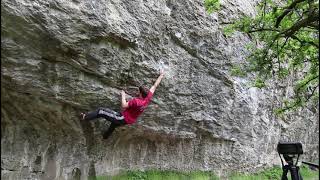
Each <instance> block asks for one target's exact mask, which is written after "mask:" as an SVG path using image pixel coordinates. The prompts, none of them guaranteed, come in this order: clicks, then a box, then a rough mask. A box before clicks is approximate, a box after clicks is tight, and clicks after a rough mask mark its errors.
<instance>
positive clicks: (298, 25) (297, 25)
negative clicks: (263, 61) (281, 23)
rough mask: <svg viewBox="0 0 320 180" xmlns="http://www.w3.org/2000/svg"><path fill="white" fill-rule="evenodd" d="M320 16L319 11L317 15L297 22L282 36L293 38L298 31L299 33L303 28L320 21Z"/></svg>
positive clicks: (313, 14)
mask: <svg viewBox="0 0 320 180" xmlns="http://www.w3.org/2000/svg"><path fill="white" fill-rule="evenodd" d="M318 16H319V11H317V12H316V13H312V15H310V16H308V17H306V18H304V19H302V20H300V21H298V22H296V23H295V24H294V25H293V26H291V27H290V28H289V29H287V30H285V31H283V32H282V34H285V36H292V35H293V34H294V33H295V32H296V31H298V30H299V29H301V28H302V27H307V26H309V25H310V24H312V23H313V22H316V21H318Z"/></svg>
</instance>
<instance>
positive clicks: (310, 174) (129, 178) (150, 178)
mask: <svg viewBox="0 0 320 180" xmlns="http://www.w3.org/2000/svg"><path fill="white" fill-rule="evenodd" d="M300 172H301V174H302V177H303V179H304V180H316V179H319V171H318V170H317V171H313V170H311V169H309V168H308V167H306V166H302V167H301V169H300ZM281 175H282V169H281V168H280V167H274V168H269V169H266V170H264V171H261V172H258V173H254V174H240V173H232V174H231V175H229V177H228V179H229V180H274V179H281ZM89 179H92V180H93V179H94V178H89ZM223 179H225V178H223ZM288 179H289V180H290V179H291V178H290V174H288ZM95 180H219V178H218V177H217V176H216V175H215V174H214V173H212V172H209V171H192V172H178V171H160V170H148V171H127V172H122V173H120V174H118V175H116V176H100V177H96V178H95Z"/></svg>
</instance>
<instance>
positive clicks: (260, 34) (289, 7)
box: [205, 0, 319, 113]
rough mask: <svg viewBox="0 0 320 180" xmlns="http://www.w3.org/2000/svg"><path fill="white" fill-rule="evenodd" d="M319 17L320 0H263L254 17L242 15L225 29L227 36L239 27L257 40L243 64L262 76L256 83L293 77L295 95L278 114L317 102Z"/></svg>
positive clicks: (247, 70) (280, 81) (282, 80)
mask: <svg viewBox="0 0 320 180" xmlns="http://www.w3.org/2000/svg"><path fill="white" fill-rule="evenodd" d="M215 3H216V2H215ZM205 6H207V4H206V3H205ZM207 9H208V8H207ZM208 12H210V11H208ZM318 16H319V0H288V1H284V0H283V1H276V0H262V1H261V2H260V3H259V4H258V13H257V15H256V16H255V17H249V16H243V17H242V18H241V19H239V20H235V21H234V22H230V24H229V25H227V26H226V27H225V28H224V33H225V34H226V35H227V36H230V35H231V34H232V33H233V32H234V31H235V30H237V31H240V32H243V33H246V34H247V35H248V36H249V37H250V38H252V39H253V40H255V41H256V44H255V45H250V47H247V48H248V49H249V50H250V52H251V55H250V56H249V57H248V58H247V60H248V62H249V63H247V64H246V66H245V67H244V69H245V70H246V72H255V73H256V74H257V76H258V77H259V78H258V80H256V83H254V84H258V85H262V84H265V83H262V82H264V81H267V80H272V81H274V82H278V83H279V84H282V83H283V82H285V81H287V80H288V79H290V78H293V82H294V86H295V87H294V96H292V97H289V100H288V101H287V102H283V105H282V107H281V108H280V109H279V110H278V111H277V112H278V113H283V112H285V111H287V110H294V109H296V108H298V107H302V106H305V105H306V104H307V103H308V102H310V100H312V101H311V102H312V104H313V105H315V106H317V105H318V102H319V101H318V99H316V98H315V97H318V96H319V95H318V94H319V89H318V88H319V59H318V57H319V35H318V32H319V20H318ZM262 87H264V86H262Z"/></svg>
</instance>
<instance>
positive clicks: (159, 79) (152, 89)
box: [150, 70, 164, 94]
mask: <svg viewBox="0 0 320 180" xmlns="http://www.w3.org/2000/svg"><path fill="white" fill-rule="evenodd" d="M163 76H164V72H163V70H160V76H159V77H158V79H157V80H156V82H155V83H154V85H153V86H152V87H151V88H150V91H151V92H152V94H153V93H154V91H155V90H156V88H157V87H158V85H159V84H160V82H161V80H162V78H163Z"/></svg>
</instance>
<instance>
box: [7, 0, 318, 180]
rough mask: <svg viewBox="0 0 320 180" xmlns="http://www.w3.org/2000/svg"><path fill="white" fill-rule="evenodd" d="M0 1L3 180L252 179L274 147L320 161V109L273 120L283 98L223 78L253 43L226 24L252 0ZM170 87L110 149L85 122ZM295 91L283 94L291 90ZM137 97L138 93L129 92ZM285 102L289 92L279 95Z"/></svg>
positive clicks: (271, 159)
mask: <svg viewBox="0 0 320 180" xmlns="http://www.w3.org/2000/svg"><path fill="white" fill-rule="evenodd" d="M221 5H222V6H221V11H220V12H219V13H217V12H216V13H213V14H211V15H208V14H207V13H206V12H205V10H204V7H203V2H202V1H201V0H148V1H146V0H132V1H124V0H112V1H106V0H88V1H79V0H70V1H62V0H54V1H52V0H49V1H45V0H37V1H27V0H3V1H1V36H2V37H1V177H2V178H4V179H13V180H16V179H50V180H51V179H86V177H88V176H95V175H103V174H111V173H116V172H118V171H119V170H128V169H131V170H135V169H176V170H193V169H197V170H213V171H215V172H216V173H217V174H219V175H223V174H225V173H227V172H229V171H230V170H239V171H255V170H256V169H261V168H262V167H265V166H271V165H273V164H278V163H279V159H278V156H277V153H276V151H275V149H276V144H277V143H278V141H279V140H280V139H283V140H295V141H301V142H302V143H303V144H304V149H305V152H306V154H305V155H304V158H305V159H308V160H317V159H318V150H317V149H318V146H319V135H318V132H319V128H318V125H319V121H318V116H319V112H318V109H310V110H309V109H306V110H304V111H299V112H296V113H294V114H292V115H290V116H289V117H287V119H284V120H283V119H279V118H277V117H275V116H274V115H273V113H272V111H273V109H274V108H275V106H276V104H277V103H278V102H279V100H281V98H282V96H285V95H286V94H285V93H286V91H283V90H281V89H279V88H277V86H276V85H273V86H270V87H269V88H268V89H257V88H254V87H252V86H251V85H250V83H249V82H250V77H246V78H238V77H233V76H231V75H230V73H229V72H230V68H231V65H232V64H237V63H241V62H243V61H244V59H245V57H246V55H247V53H248V52H247V51H246V50H245V45H246V44H247V43H248V42H250V39H249V38H248V37H247V36H245V35H243V34H240V33H236V34H235V35H233V36H232V37H228V38H227V37H225V36H224V35H223V33H222V24H223V23H226V22H228V21H230V20H231V19H232V18H234V17H237V16H238V15H239V14H243V13H244V14H247V15H254V10H255V8H254V6H255V2H254V1H246V0H237V1H233V0H232V1H231V0H230V1H229V0H224V1H222V2H221ZM160 68H164V69H165V78H164V79H163V81H162V82H161V84H160V86H159V88H158V89H157V90H156V93H155V95H154V98H153V101H152V102H151V104H150V106H149V107H148V109H147V110H146V111H145V113H144V114H143V116H142V117H141V118H140V119H139V121H138V123H137V124H135V125H131V126H124V127H121V128H119V129H117V130H116V131H115V132H114V134H113V135H112V137H111V138H110V139H108V140H106V141H104V140H103V139H102V138H101V134H100V131H101V130H102V129H104V128H105V126H104V124H103V122H102V121H101V120H100V121H97V122H95V123H80V122H79V120H78V117H77V115H78V114H79V113H80V112H83V111H87V110H92V109H95V108H97V107H109V108H111V109H114V110H120V90H121V88H127V89H129V91H130V92H131V87H132V86H136V85H139V84H145V85H147V86H151V85H152V83H153V82H154V81H155V79H156V77H157V75H158V74H157V71H158V70H159V69H160ZM290 85H291V84H290V82H288V83H287V84H284V86H285V87H286V86H288V87H289V86H290ZM132 91H133V90H132ZM283 93H284V94H283Z"/></svg>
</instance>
